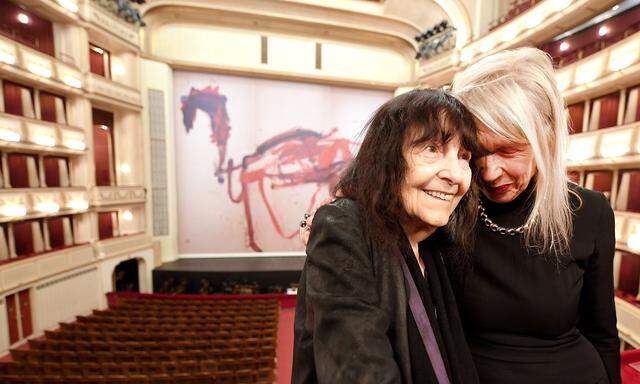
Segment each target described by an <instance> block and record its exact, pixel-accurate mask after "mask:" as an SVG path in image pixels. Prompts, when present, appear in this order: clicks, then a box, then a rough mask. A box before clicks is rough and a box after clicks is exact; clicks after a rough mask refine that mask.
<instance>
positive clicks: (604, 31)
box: [598, 25, 609, 36]
mask: <svg viewBox="0 0 640 384" xmlns="http://www.w3.org/2000/svg"><path fill="white" fill-rule="evenodd" d="M607 33H609V27H607V26H606V25H603V26H602V27H600V29H598V36H604V35H606V34H607Z"/></svg>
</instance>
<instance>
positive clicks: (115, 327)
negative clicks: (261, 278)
mask: <svg viewBox="0 0 640 384" xmlns="http://www.w3.org/2000/svg"><path fill="white" fill-rule="evenodd" d="M269 324H271V326H269V327H267V326H265V324H264V323H262V322H252V323H241V326H240V327H238V326H236V325H235V324H228V323H222V324H198V325H196V326H189V325H187V324H179V325H173V324H154V325H149V326H146V325H144V324H142V323H140V324H137V323H133V324H130V323H125V324H123V323H97V322H96V323H93V322H86V323H79V322H76V323H60V329H61V330H66V331H79V330H82V331H83V332H143V333H163V334H164V333H171V332H182V333H185V334H186V333H194V332H195V333H200V332H219V333H227V334H231V335H235V334H236V333H237V334H245V333H246V332H249V331H259V330H269V331H274V327H273V323H271V322H270V323H269Z"/></svg>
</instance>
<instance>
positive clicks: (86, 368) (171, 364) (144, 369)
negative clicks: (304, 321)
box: [0, 358, 273, 376]
mask: <svg viewBox="0 0 640 384" xmlns="http://www.w3.org/2000/svg"><path fill="white" fill-rule="evenodd" d="M272 365H273V362H272V359H269V358H258V359H255V358H245V359H221V360H199V361H195V360H191V361H179V362H178V361H164V362H156V361H154V362H148V361H147V362H144V363H140V362H138V363H77V362H64V363H55V362H29V361H20V362H7V363H6V364H3V365H2V366H1V368H0V374H5V375H28V374H38V375H60V376H77V375H82V376H89V375H103V376H108V375H125V376H129V375H155V374H160V373H166V374H174V373H190V372H217V371H237V370H242V369H250V370H252V371H256V372H257V371H260V370H261V369H269V368H271V369H273V366H272Z"/></svg>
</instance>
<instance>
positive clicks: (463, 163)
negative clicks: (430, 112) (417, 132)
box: [401, 138, 471, 227]
mask: <svg viewBox="0 0 640 384" xmlns="http://www.w3.org/2000/svg"><path fill="white" fill-rule="evenodd" d="M404 156H405V159H406V161H407V165H408V169H407V175H406V178H405V181H404V183H403V186H402V190H401V195H402V201H403V204H404V207H405V210H406V213H407V215H408V217H409V219H410V220H412V221H414V222H420V223H421V224H423V225H427V226H430V227H442V226H444V225H446V224H447V222H448V221H449V217H450V216H451V213H453V210H454V209H455V208H456V206H457V205H458V203H459V202H460V199H461V198H462V196H463V195H464V194H465V193H466V192H467V190H468V189H469V185H470V184H471V168H470V167H469V160H470V158H471V154H470V152H469V151H467V150H466V149H464V148H462V146H461V144H460V140H459V138H453V139H451V140H450V141H449V142H448V143H446V144H442V143H437V142H431V143H426V144H420V145H419V146H415V145H412V146H409V147H408V148H407V149H406V150H405V154H404Z"/></svg>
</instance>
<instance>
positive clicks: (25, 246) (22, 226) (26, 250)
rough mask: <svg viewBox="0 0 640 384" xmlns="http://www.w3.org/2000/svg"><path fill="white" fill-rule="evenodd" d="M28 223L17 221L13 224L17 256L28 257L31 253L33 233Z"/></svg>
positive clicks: (29, 222)
mask: <svg viewBox="0 0 640 384" xmlns="http://www.w3.org/2000/svg"><path fill="white" fill-rule="evenodd" d="M32 222H33V220H29V221H17V222H15V223H13V239H14V241H15V244H16V254H17V255H18V256H25V255H30V254H32V253H33V233H32V232H31V223H32Z"/></svg>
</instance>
